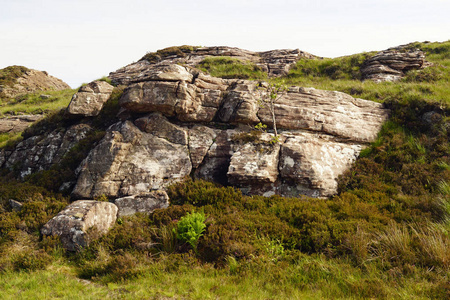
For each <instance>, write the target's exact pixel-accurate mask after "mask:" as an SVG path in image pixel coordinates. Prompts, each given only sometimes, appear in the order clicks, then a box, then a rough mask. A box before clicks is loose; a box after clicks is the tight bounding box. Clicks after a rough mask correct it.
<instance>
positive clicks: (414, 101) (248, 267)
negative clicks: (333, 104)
mask: <svg viewBox="0 0 450 300" xmlns="http://www.w3.org/2000/svg"><path fill="white" fill-rule="evenodd" d="M414 46H415V47H420V48H422V49H423V50H425V51H427V57H428V59H429V60H430V61H432V62H434V63H435V65H434V66H433V67H432V68H430V69H426V70H422V71H418V72H414V73H411V74H408V76H407V78H406V79H405V80H404V81H402V82H399V83H382V84H374V83H372V82H360V81H359V80H358V76H359V74H358V72H357V67H358V65H359V64H360V63H361V62H362V60H363V56H364V54H362V55H355V56H350V57H345V58H338V59H326V60H310V61H300V62H299V63H298V64H297V66H296V68H295V69H293V70H292V71H291V72H290V74H289V75H288V76H286V77H285V78H281V79H276V80H274V81H282V82H285V83H290V84H298V85H302V86H313V87H316V88H325V89H333V90H340V91H344V92H349V93H351V94H353V95H355V96H358V97H361V98H367V99H371V100H374V101H380V102H385V103H386V104H387V105H389V106H390V107H391V109H392V116H391V120H390V121H389V122H388V123H387V124H386V125H385V126H384V127H383V130H382V132H381V133H380V136H379V138H378V140H377V141H376V142H374V143H373V144H372V145H371V146H370V147H369V148H368V149H366V150H365V151H364V152H363V153H362V155H361V158H359V159H358V160H357V162H356V163H355V165H354V167H353V168H352V169H351V170H350V171H349V172H348V173H347V174H346V175H345V176H343V177H342V178H341V179H340V184H339V186H340V193H339V195H337V196H335V197H331V198H330V199H328V200H317V199H311V198H307V197H303V198H301V199H286V198H282V197H277V196H274V197H271V198H263V197H245V196H242V195H241V194H240V192H238V191H235V190H234V189H232V188H221V187H216V186H215V185H213V184H210V183H205V182H201V181H199V182H190V181H188V182H186V183H184V184H179V185H176V186H174V187H173V188H172V189H171V190H170V197H171V206H170V207H169V208H168V209H166V210H161V211H157V212H156V213H154V214H153V215H152V216H150V217H147V216H141V215H137V216H133V217H126V218H123V219H121V220H120V221H118V222H117V224H116V225H115V227H114V228H113V229H112V230H111V231H110V232H109V233H108V235H106V236H105V237H103V238H102V239H100V240H99V241H98V242H96V243H93V244H92V245H91V246H90V247H89V248H87V249H85V250H83V251H81V252H79V253H76V254H70V253H64V251H62V250H61V248H60V247H58V241H56V240H53V239H44V240H41V239H40V238H39V235H38V233H37V230H38V229H39V228H40V226H41V225H42V224H44V223H45V222H46V220H48V219H49V218H51V217H52V216H53V215H54V214H55V213H56V212H57V211H58V209H60V207H62V206H64V205H65V204H66V203H67V202H68V201H69V199H68V198H67V197H64V196H62V195H58V194H54V193H53V192H51V191H49V190H48V189H44V188H41V187H37V186H35V185H33V184H27V183H25V184H24V183H16V182H14V181H12V180H9V179H7V178H4V179H3V181H1V184H0V204H1V205H0V211H1V212H2V214H0V237H1V240H0V272H2V276H1V280H0V287H1V288H0V297H2V298H5V299H7V298H12V297H14V295H17V294H19V295H21V297H23V298H30V297H31V298H33V297H34V298H41V299H42V298H49V297H55V298H56V297H58V296H64V297H74V298H89V299H97V298H98V299H100V298H113V297H123V298H127V299H136V298H150V299H166V298H177V299H180V298H188V299H208V298H217V297H220V298H223V299H231V298H233V299H236V298H239V299H267V298H270V299H286V298H291V299H308V298H310V299H317V298H324V299H337V298H352V299H359V298H361V299H366V298H407V299H411V298H412V299H430V298H435V299H444V298H446V297H449V296H450V284H449V278H450V251H448V249H450V188H449V184H450V157H449V154H448V153H449V142H448V138H449V130H450V124H449V119H448V117H447V116H448V115H449V114H450V108H449V101H450V98H449V95H450V93H449V91H448V89H449V86H448V82H449V79H450V72H449V69H448V67H449V66H450V65H449V62H450V49H449V48H450V42H447V43H441V44H417V45H414ZM234 65H239V64H238V63H236V64H234ZM215 66H217V68H216V69H215V70H212V69H214V68H215ZM336 66H339V67H336ZM223 67H224V66H223V64H221V63H220V61H219V62H218V63H217V64H214V62H213V63H211V62H209V65H208V68H209V71H210V72H211V73H213V72H216V71H217V72H218V73H214V74H216V75H217V74H219V75H220V72H224V73H223V74H224V75H223V76H224V77H226V76H229V74H230V73H227V72H228V70H225V71H221V68H223ZM243 68H245V72H244V71H243V72H242V74H245V75H243V76H246V78H252V77H254V78H258V79H259V78H260V77H259V73H257V72H256V71H258V70H256V69H253V71H255V72H256V73H254V74H253V75H252V73H251V70H252V69H250V73H248V72H249V69H248V68H247V67H246V66H244V67H243ZM232 72H234V73H235V74H236V73H238V74H239V72H240V71H239V68H237V70H236V68H234V70H233V71H232ZM424 80H425V81H424ZM433 110H434V111H437V112H439V115H438V116H437V117H436V118H435V119H434V121H433V123H431V124H429V123H427V122H425V121H424V119H423V118H421V115H423V114H424V113H426V112H429V111H433ZM73 165H75V164H73ZM72 167H73V166H72ZM38 177H39V176H38ZM33 182H34V183H35V184H36V183H38V184H42V182H39V180H37V181H36V177H35V178H34V181H33ZM9 198H14V199H19V200H24V201H25V209H23V210H22V211H21V212H14V211H11V208H10V207H9V205H8V204H7V199H9ZM192 210H202V211H204V212H205V214H206V215H207V216H208V219H207V221H206V223H207V229H206V232H205V233H204V235H203V236H202V237H201V238H200V239H199V243H198V253H194V252H193V251H192V249H190V247H189V246H188V245H187V244H184V243H182V242H180V241H178V240H177V239H176V237H175V235H174V234H173V231H172V229H173V228H174V227H175V226H176V224H177V220H179V219H180V218H181V217H182V216H184V215H185V214H186V213H187V212H190V211H192ZM149 243H150V244H152V245H153V246H152V247H147V246H146V245H149ZM46 278H52V279H53V280H54V282H55V283H49V282H48V281H43V279H46ZM77 278H83V279H88V280H90V281H91V282H94V283H91V284H89V285H87V286H84V287H83V285H82V283H80V282H79V281H77ZM84 290H88V291H89V293H88V294H87V293H85V292H84Z"/></svg>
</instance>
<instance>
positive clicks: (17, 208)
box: [9, 199, 23, 211]
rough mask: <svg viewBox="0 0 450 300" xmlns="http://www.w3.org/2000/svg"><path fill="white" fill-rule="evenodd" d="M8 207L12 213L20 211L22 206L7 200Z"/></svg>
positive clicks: (14, 201) (17, 202) (12, 200)
mask: <svg viewBox="0 0 450 300" xmlns="http://www.w3.org/2000/svg"><path fill="white" fill-rule="evenodd" d="M9 205H10V206H11V208H12V209H13V210H14V211H20V210H21V209H22V206H23V204H22V203H20V202H19V201H16V200H14V199H9Z"/></svg>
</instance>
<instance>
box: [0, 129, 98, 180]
mask: <svg viewBox="0 0 450 300" xmlns="http://www.w3.org/2000/svg"><path fill="white" fill-rule="evenodd" d="M91 129H92V128H91V127H90V126H89V125H86V124H76V125H73V126H71V127H69V128H68V129H66V130H64V129H62V130H54V131H52V132H51V133H50V134H47V135H45V136H44V135H42V136H33V137H30V138H28V139H26V140H24V141H22V142H20V143H19V144H18V145H17V146H16V148H15V149H14V151H11V152H6V151H5V152H4V158H3V163H2V159H1V153H0V167H4V168H8V169H13V168H16V169H19V170H20V177H22V178H24V177H25V176H26V175H29V174H31V173H33V172H36V171H41V170H46V169H48V168H50V167H51V166H52V165H53V164H57V163H59V162H60V161H61V159H62V158H63V157H64V155H65V154H67V153H68V151H69V150H70V149H71V148H72V147H73V146H75V145H76V144H77V143H78V142H79V141H80V140H82V139H83V138H85V137H86V134H87V133H88V132H89V131H91Z"/></svg>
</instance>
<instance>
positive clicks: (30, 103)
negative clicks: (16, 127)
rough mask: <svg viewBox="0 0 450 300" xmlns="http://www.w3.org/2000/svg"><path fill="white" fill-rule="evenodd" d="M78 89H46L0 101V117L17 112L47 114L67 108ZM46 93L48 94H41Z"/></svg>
mask: <svg viewBox="0 0 450 300" xmlns="http://www.w3.org/2000/svg"><path fill="white" fill-rule="evenodd" d="M75 92H76V90H72V89H67V90H62V91H45V92H38V93H33V94H26V95H21V96H17V97H16V98H14V99H9V100H8V101H7V102H5V103H3V102H0V117H1V116H3V115H17V114H42V113H44V114H47V113H50V112H53V111H55V110H60V109H63V108H66V107H67V106H68V105H69V103H70V99H71V98H72V96H73V94H74V93H75ZM43 93H45V95H46V96H49V97H42V96H41V95H42V94H43Z"/></svg>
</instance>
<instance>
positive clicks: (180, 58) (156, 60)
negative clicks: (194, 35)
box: [109, 47, 315, 84]
mask: <svg viewBox="0 0 450 300" xmlns="http://www.w3.org/2000/svg"><path fill="white" fill-rule="evenodd" d="M210 56H229V57H232V58H236V59H239V60H241V61H243V62H252V63H254V64H255V65H257V66H258V67H260V68H261V70H263V71H264V72H266V73H268V75H269V76H280V75H285V74H287V72H288V71H289V69H290V68H291V67H292V66H293V65H294V64H295V63H296V62H297V61H298V60H299V59H302V58H304V59H311V58H315V56H314V55H312V54H310V53H307V52H304V51H300V50H298V49H296V50H289V49H285V50H272V51H265V52H252V51H248V50H243V49H239V48H233V47H184V48H183V47H179V48H177V47H172V48H170V49H163V50H160V51H158V52H156V53H149V54H147V55H146V56H144V57H143V58H142V59H141V60H140V61H138V62H136V63H132V64H130V65H128V66H126V67H123V68H121V69H119V70H117V71H115V72H112V73H110V74H109V77H110V78H111V79H112V81H113V82H115V83H117V84H130V83H136V82H143V81H148V80H154V79H155V74H154V73H153V71H152V69H153V68H154V66H155V64H156V65H171V66H178V65H183V66H190V67H196V66H198V65H199V64H200V62H201V61H203V60H204V59H205V58H206V57H210ZM172 68H176V67H172ZM178 72H179V71H178ZM166 74H167V73H166ZM177 76H181V74H180V73H179V75H177ZM159 79H162V80H169V79H168V78H159ZM176 80H184V81H191V80H189V79H188V78H183V79H181V78H178V79H176Z"/></svg>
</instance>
